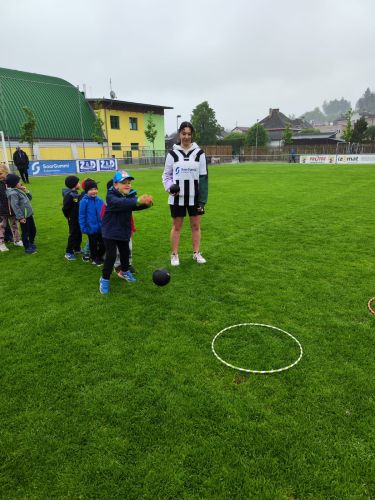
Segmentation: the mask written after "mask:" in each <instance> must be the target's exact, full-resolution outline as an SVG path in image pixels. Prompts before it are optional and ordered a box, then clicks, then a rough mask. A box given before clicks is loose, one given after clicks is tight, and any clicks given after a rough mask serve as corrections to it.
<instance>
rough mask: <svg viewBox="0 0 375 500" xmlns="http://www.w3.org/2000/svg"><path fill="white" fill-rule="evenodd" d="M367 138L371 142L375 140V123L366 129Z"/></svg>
mask: <svg viewBox="0 0 375 500" xmlns="http://www.w3.org/2000/svg"><path fill="white" fill-rule="evenodd" d="M366 139H367V140H368V141H370V142H375V125H370V126H369V127H367V130H366Z"/></svg>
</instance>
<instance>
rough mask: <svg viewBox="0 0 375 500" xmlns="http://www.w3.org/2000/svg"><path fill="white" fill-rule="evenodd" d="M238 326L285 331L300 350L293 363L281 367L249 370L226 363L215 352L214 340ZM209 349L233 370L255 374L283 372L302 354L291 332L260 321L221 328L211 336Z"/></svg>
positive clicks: (295, 362) (300, 346)
mask: <svg viewBox="0 0 375 500" xmlns="http://www.w3.org/2000/svg"><path fill="white" fill-rule="evenodd" d="M239 326H264V327H266V328H272V329H273V330H278V331H279V332H283V333H285V334H286V335H288V336H289V337H291V338H292V339H293V340H294V341H295V342H296V344H298V347H299V351H300V354H299V356H298V359H297V360H296V361H294V363H292V364H290V365H288V366H283V367H282V368H275V369H272V370H250V369H249V368H241V367H239V366H235V365H231V364H230V363H228V362H227V361H225V360H224V359H222V358H221V357H220V356H219V355H218V354H217V352H216V351H215V342H216V339H217V338H218V337H219V335H221V334H222V333H224V332H226V331H227V330H231V329H232V328H237V327H239ZM211 349H212V352H213V353H214V355H215V356H216V358H217V359H218V360H219V361H220V362H221V363H223V364H224V365H226V366H229V368H234V370H240V371H242V372H247V373H257V374H261V375H266V374H270V373H279V372H283V371H285V370H289V368H292V367H293V366H295V365H296V364H297V363H298V362H299V361H300V360H301V358H302V356H303V349H302V345H301V344H300V342H299V340H297V339H296V337H294V336H293V335H292V334H291V333H288V332H286V331H285V330H282V329H281V328H277V327H276V326H272V325H264V324H262V323H239V324H238V325H231V326H227V327H226V328H224V329H223V330H221V331H220V332H219V333H217V334H216V335H215V337H214V338H213V340H212V343H211Z"/></svg>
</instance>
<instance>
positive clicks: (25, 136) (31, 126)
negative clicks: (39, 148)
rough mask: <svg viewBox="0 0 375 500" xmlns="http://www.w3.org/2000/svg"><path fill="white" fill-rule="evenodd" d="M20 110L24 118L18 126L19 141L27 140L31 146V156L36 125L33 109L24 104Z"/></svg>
mask: <svg viewBox="0 0 375 500" xmlns="http://www.w3.org/2000/svg"><path fill="white" fill-rule="evenodd" d="M22 111H23V112H24V113H25V115H26V120H25V121H24V122H23V123H22V124H21V126H20V141H21V142H28V143H29V144H30V148H31V155H32V156H33V146H34V142H35V131H36V127H37V122H36V118H35V115H34V113H33V111H32V110H31V109H30V108H28V107H27V106H24V107H23V108H22Z"/></svg>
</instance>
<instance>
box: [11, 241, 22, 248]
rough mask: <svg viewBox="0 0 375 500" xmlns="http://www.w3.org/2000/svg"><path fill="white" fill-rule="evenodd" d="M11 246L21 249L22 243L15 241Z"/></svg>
mask: <svg viewBox="0 0 375 500" xmlns="http://www.w3.org/2000/svg"><path fill="white" fill-rule="evenodd" d="M13 245H14V246H15V247H23V243H22V241H21V240H20V241H15V242H14V243H13Z"/></svg>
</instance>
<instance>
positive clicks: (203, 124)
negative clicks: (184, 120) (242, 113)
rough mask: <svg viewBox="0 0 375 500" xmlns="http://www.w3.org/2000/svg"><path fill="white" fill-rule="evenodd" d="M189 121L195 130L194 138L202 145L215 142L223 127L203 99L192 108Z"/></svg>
mask: <svg viewBox="0 0 375 500" xmlns="http://www.w3.org/2000/svg"><path fill="white" fill-rule="evenodd" d="M191 123H192V125H193V127H194V130H195V135H194V140H195V141H196V142H197V143H198V144H200V145H201V146H202V145H208V144H216V143H217V141H218V138H219V137H220V135H221V134H222V133H223V130H224V129H223V127H221V125H219V124H218V122H217V120H216V116H215V111H214V110H213V109H212V108H211V107H210V106H209V104H208V102H207V101H204V102H202V103H200V104H198V106H196V107H195V108H194V109H193V113H192V115H191Z"/></svg>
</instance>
